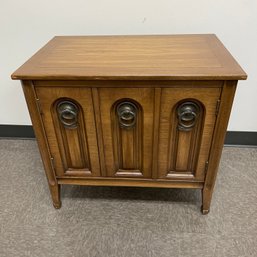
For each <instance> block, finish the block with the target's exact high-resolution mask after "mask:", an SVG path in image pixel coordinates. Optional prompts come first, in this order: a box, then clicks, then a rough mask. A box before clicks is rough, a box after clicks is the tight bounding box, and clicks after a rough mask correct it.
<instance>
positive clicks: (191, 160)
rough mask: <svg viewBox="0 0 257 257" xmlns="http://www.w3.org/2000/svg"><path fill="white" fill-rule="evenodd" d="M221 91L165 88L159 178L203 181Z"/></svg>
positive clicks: (161, 117) (160, 129)
mask: <svg viewBox="0 0 257 257" xmlns="http://www.w3.org/2000/svg"><path fill="white" fill-rule="evenodd" d="M219 97H220V88H195V87H194V88H163V89H162V97H161V109H160V110H161V113H160V128H159V131H160V132H159V133H160V134H159V156H158V172H159V173H158V177H159V178H171V179H196V180H199V181H203V180H204V175H205V167H206V165H207V164H208V163H207V161H208V156H209V150H210V147H211V140H212V136H211V135H212V134H213V130H214V125H215V120H216V108H217V104H218V102H219Z"/></svg>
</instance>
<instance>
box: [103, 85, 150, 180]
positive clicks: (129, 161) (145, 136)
mask: <svg viewBox="0 0 257 257" xmlns="http://www.w3.org/2000/svg"><path fill="white" fill-rule="evenodd" d="M98 94H99V102H100V115H101V124H102V133H103V144H104V155H105V163H106V171H107V176H123V177H148V178H149V177H151V173H152V172H151V170H152V136H153V112H154V89H151V88H100V89H98Z"/></svg>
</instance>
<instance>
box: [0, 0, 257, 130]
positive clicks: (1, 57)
mask: <svg viewBox="0 0 257 257" xmlns="http://www.w3.org/2000/svg"><path fill="white" fill-rule="evenodd" d="M256 14H257V1H253V0H226V1H224V0H194V1H190V0H187V1H186V0H155V1H154V0H141V1H140V0H127V1H122V0H72V1H68V0H52V1H51V0H36V1H35V0H22V1H20V0H16V1H14V0H8V1H7V0H0V124H31V122H30V118H29V115H28V112H27V107H26V104H25V101H24V97H23V94H22V90H21V87H20V84H19V81H12V80H11V79H10V74H11V73H12V72H13V71H14V70H15V69H16V68H18V66H20V65H21V64H22V63H23V62H24V61H26V60H27V59H28V58H29V57H30V56H31V55H32V54H33V53H34V52H36V51H37V50H38V49H39V48H40V47H42V46H43V45H44V44H45V43H46V42H47V41H48V40H49V39H51V38H52V37H53V36H54V35H91V34H96V35H101V34H174V33H176V34H180V33H215V34H217V36H218V37H219V38H220V39H221V40H222V41H223V43H224V44H225V46H226V47H227V48H228V49H229V51H230V52H231V53H232V55H233V56H234V57H235V58H236V59H237V60H238V62H239V63H240V64H241V66H242V67H243V68H244V69H245V71H246V72H247V73H248V76H249V78H248V80H247V81H240V82H239V86H238V90H237V94H236V98H235V102H234V107H233V111H232V115H231V120H230V124H229V130H235V131H236V130H237V131H257V114H256V113H257V111H256V109H257V108H256V102H257V15H256Z"/></svg>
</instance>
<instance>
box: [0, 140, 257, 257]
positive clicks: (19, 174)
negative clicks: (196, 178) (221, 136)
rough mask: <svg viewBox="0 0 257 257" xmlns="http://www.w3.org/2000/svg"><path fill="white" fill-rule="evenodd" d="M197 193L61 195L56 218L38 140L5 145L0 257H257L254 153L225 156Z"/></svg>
mask: <svg viewBox="0 0 257 257" xmlns="http://www.w3.org/2000/svg"><path fill="white" fill-rule="evenodd" d="M200 206H201V195H200V190H189V189H156V188H155V189H152V188H146V189H144V188H122V187H121V188H118V187H116V188H115V187H86V186H85V187H82V186H68V185H67V186H63V187H62V208H61V209H60V210H55V209H54V208H53V206H52V202H51V199H50V193H49V191H48V186H47V182H46V178H45V174H44V170H43V166H42V162H41V159H40V156H39V152H38V148H37V145H36V142H35V141H34V140H4V139H1V140H0V256H1V257H9V256H11V257H14V256H15V257H19V256H22V257H24V256H33V257H50V256H58V257H71V256H74V257H101V256H111V257H112V256H115V257H116V256H117V257H125V256H129V257H132V256H133V257H136V256H142V257H145V256H147V257H148V256H149V257H154V256H156V257H157V256H158V257H166V256H169V257H170V256H176V257H179V256H188V257H194V256H197V257H201V256H203V257H209V256H210V257H230V256H240V257H244V256H257V243H256V239H257V149H256V148H233V147H231V148H224V150H223V155H222V161H221V165H220V171H219V174H218V178H217V183H216V187H215V193H214V196H213V201H212V206H211V211H210V213H209V214H208V215H205V216H203V215H202V214H201V212H200Z"/></svg>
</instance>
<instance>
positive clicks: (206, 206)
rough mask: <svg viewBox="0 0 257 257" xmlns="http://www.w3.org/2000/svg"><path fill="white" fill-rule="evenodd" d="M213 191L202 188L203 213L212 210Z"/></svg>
mask: <svg viewBox="0 0 257 257" xmlns="http://www.w3.org/2000/svg"><path fill="white" fill-rule="evenodd" d="M211 197H212V192H211V191H210V190H207V189H206V188H203V189H202V214H204V215H205V214H208V213H209V212H210V205H211Z"/></svg>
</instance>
